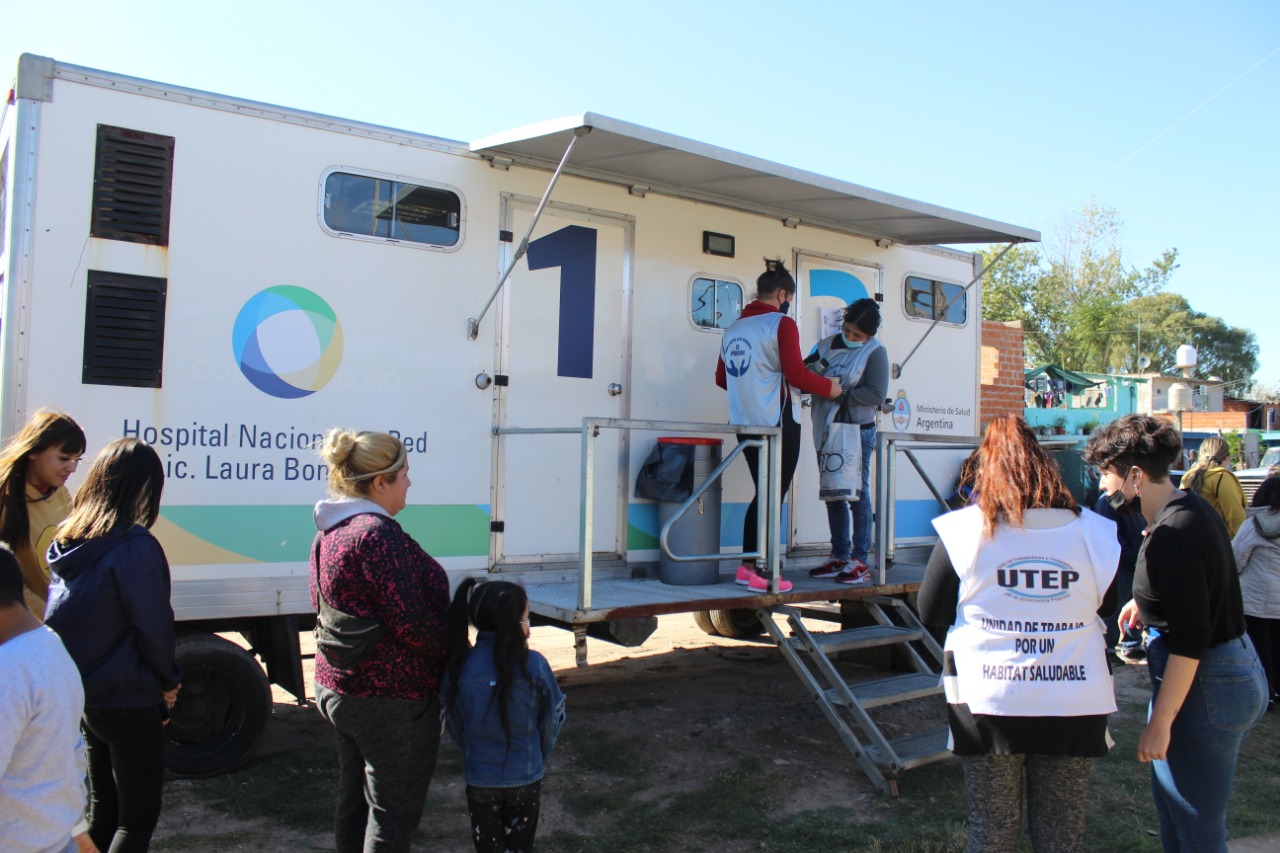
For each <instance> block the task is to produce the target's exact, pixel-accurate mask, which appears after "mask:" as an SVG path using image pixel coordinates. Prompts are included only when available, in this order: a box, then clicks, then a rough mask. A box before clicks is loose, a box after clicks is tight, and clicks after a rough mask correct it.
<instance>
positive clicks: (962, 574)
mask: <svg viewBox="0 0 1280 853" xmlns="http://www.w3.org/2000/svg"><path fill="white" fill-rule="evenodd" d="M979 469H980V470H981V472H982V473H981V488H980V489H979V490H978V502H977V504H976V505H971V506H968V507H966V508H964V509H960V510H957V511H955V512H949V513H946V514H945V515H942V516H939V517H938V518H936V519H934V521H933V525H934V527H935V528H936V529H937V531H938V536H939V542H938V545H937V546H936V547H935V548H934V550H933V554H932V556H931V557H930V559H929V565H928V568H927V569H926V574H925V579H924V583H923V585H922V586H921V588H920V598H919V607H920V616H921V619H922V620H923V621H924V622H925V624H927V625H930V626H947V627H948V631H947V639H946V644H945V650H946V657H945V665H944V670H943V685H944V687H945V689H946V695H947V716H948V721H949V723H950V729H951V750H952V751H953V752H954V753H955V754H956V755H958V756H960V759H961V763H962V765H963V767H964V779H965V788H966V789H967V791H968V795H969V846H968V849H969V851H971V853H977V852H978V851H983V853H986V852H987V851H1001V853H1003V851H1009V853H1012V851H1016V850H1017V849H1018V839H1019V836H1020V834H1021V832H1022V789H1023V782H1022V779H1023V775H1024V773H1025V776H1026V799H1027V823H1028V825H1029V828H1030V832H1031V843H1032V846H1033V847H1034V848H1035V849H1036V850H1037V851H1045V850H1055V851H1083V850H1084V849H1085V847H1084V830H1085V816H1086V814H1085V813H1086V809H1087V807H1088V802H1089V797H1088V788H1089V774H1090V772H1091V770H1092V768H1093V760H1094V759H1095V758H1097V757H1099V756H1103V755H1106V754H1107V749H1108V745H1109V739H1108V736H1107V715H1109V714H1111V713H1112V712H1114V711H1115V710H1116V704H1115V695H1114V691H1113V688H1112V683H1111V673H1110V670H1109V669H1108V667H1107V660H1106V648H1105V640H1104V638H1103V625H1102V620H1101V618H1100V614H1102V613H1106V612H1108V611H1109V609H1110V607H1112V606H1113V604H1114V597H1113V596H1114V593H1111V592H1110V589H1111V583H1112V579H1113V578H1114V576H1115V573H1116V566H1117V562H1118V560H1119V557H1120V545H1119V543H1118V542H1117V541H1116V532H1115V525H1114V524H1112V523H1111V522H1109V521H1107V520H1105V519H1102V518H1100V517H1099V516H1097V515H1096V514H1094V513H1093V512H1092V511H1090V510H1083V509H1081V508H1080V506H1079V505H1077V503H1076V501H1075V498H1073V497H1072V496H1071V493H1070V492H1069V491H1068V490H1067V487H1066V486H1065V485H1064V484H1063V481H1062V475H1061V473H1060V472H1059V470H1058V466H1057V463H1055V462H1054V461H1053V459H1052V458H1051V457H1050V456H1049V454H1048V453H1046V452H1045V450H1044V449H1043V448H1042V447H1041V446H1040V444H1039V442H1037V441H1036V438H1035V436H1034V435H1032V434H1031V430H1030V429H1028V428H1027V426H1026V424H1025V423H1023V422H1022V419H1021V418H1017V417H1014V416H1012V415H1002V416H1000V417H997V418H995V419H994V420H992V422H991V423H990V424H989V425H988V426H987V432H986V436H985V437H984V439H983V441H982V447H981V448H980V461H979Z"/></svg>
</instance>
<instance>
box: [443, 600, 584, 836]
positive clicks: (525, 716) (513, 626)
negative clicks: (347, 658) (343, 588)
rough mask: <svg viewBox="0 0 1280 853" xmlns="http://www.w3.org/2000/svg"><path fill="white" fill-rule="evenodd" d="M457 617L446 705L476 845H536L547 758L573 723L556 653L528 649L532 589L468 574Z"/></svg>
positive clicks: (453, 616) (454, 609)
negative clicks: (553, 660)
mask: <svg viewBox="0 0 1280 853" xmlns="http://www.w3.org/2000/svg"><path fill="white" fill-rule="evenodd" d="M449 616H450V619H449V630H450V641H451V642H450V646H451V649H452V651H451V652H450V656H449V663H448V666H447V669H446V672H445V678H444V685H443V687H442V689H441V699H442V703H441V704H442V706H443V708H444V714H445V721H446V725H447V727H448V730H449V735H450V736H451V737H452V738H453V740H454V742H455V743H457V744H458V746H459V748H461V750H462V757H463V766H464V770H465V773H466V779H467V808H468V810H469V811H470V813H471V830H472V840H473V841H474V842H475V846H476V853H530V851H532V850H533V837H534V833H535V832H536V831H537V828H538V811H539V808H540V806H541V803H542V777H543V774H544V772H545V770H544V762H545V760H546V757H547V756H548V755H550V754H551V748H552V747H553V746H554V745H555V742H556V738H557V737H559V735H560V729H561V727H562V726H563V725H564V720H565V701H564V694H563V693H561V691H560V686H559V685H558V684H556V679H555V676H554V675H553V674H552V672H551V666H550V665H549V664H548V663H547V659H546V658H544V657H543V656H542V655H540V654H538V653H537V652H533V651H530V650H529V645H528V640H529V599H528V596H526V595H525V591H524V589H523V588H521V587H520V586H518V585H517V584H513V583H508V582H506V581H477V580H475V579H474V578H468V579H467V580H464V581H463V582H462V583H461V584H460V585H459V586H458V590H457V592H456V593H455V594H454V598H453V604H452V606H451V608H450V614H449ZM471 626H474V627H475V628H476V631H477V635H476V642H475V646H474V648H473V647H472V645H471V642H470V632H469V628H470V627H471Z"/></svg>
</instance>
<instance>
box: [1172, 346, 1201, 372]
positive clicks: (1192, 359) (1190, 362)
mask: <svg viewBox="0 0 1280 853" xmlns="http://www.w3.org/2000/svg"><path fill="white" fill-rule="evenodd" d="M1177 358H1178V363H1177V368H1178V369H1179V370H1186V369H1187V368H1188V367H1195V366H1196V348H1195V347H1193V346H1192V345H1191V344H1183V345H1182V346H1180V347H1178V356H1177Z"/></svg>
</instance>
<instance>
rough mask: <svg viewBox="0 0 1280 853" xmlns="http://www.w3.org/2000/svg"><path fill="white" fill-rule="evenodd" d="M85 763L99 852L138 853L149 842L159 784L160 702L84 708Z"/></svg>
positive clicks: (155, 818) (161, 778)
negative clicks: (142, 704) (86, 758)
mask: <svg viewBox="0 0 1280 853" xmlns="http://www.w3.org/2000/svg"><path fill="white" fill-rule="evenodd" d="M80 728H81V730H82V731H83V732H84V742H85V747H86V752H87V755H88V762H89V837H90V838H91V839H93V843H94V844H95V845H97V847H98V850H100V851H102V853H135V851H138V853H141V851H145V850H146V849H147V848H148V847H150V846H151V833H153V832H154V831H155V828H156V822H157V821H159V820H160V795H161V791H162V789H163V787H164V721H163V718H162V716H161V714H160V705H159V704H158V703H157V704H156V705H152V706H148V707H145V708H85V709H84V719H83V720H82V721H81V725H80Z"/></svg>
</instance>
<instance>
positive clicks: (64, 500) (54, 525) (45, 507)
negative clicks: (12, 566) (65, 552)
mask: <svg viewBox="0 0 1280 853" xmlns="http://www.w3.org/2000/svg"><path fill="white" fill-rule="evenodd" d="M70 514H71V492H69V491H67V487H66V486H59V487H58V488H56V489H54V490H53V491H52V492H49V493H48V494H41V493H40V492H39V491H37V490H36V489H35V488H33V487H31V486H30V485H28V486H27V523H28V524H29V526H30V534H29V537H28V539H29V541H27V542H23V543H19V544H17V545H16V547H14V549H13V554H14V556H15V557H17V558H18V565H20V566H21V567H22V582H23V587H24V589H23V592H24V593H25V595H26V600H27V607H28V608H30V610H31V612H32V613H34V614H35V616H36V618H37V619H40V620H42V621H43V620H44V608H45V604H47V603H48V601H49V563H48V561H47V560H46V559H45V552H47V551H48V550H49V543H50V542H52V541H53V534H54V533H55V532H56V531H57V529H58V525H59V524H61V523H62V521H63V520H64V519H65V518H66V517H67V516H68V515H70Z"/></svg>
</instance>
